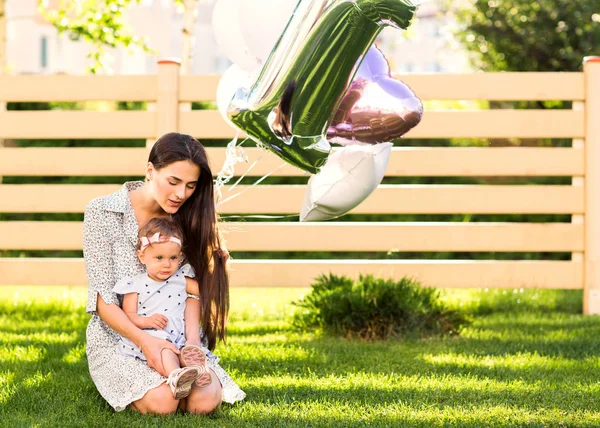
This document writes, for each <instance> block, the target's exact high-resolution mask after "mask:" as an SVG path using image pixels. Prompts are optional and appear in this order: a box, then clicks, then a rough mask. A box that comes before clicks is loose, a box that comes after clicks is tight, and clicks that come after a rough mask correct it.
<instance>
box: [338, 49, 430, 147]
mask: <svg viewBox="0 0 600 428" xmlns="http://www.w3.org/2000/svg"><path fill="white" fill-rule="evenodd" d="M422 116H423V104H422V103H421V100H419V98H417V96H416V95H415V94H414V93H413V91H412V90H411V89H410V88H409V87H408V86H407V85H406V84H404V83H403V82H401V81H400V80H396V79H394V78H393V77H392V75H391V73H390V67H389V64H388V62H387V60H386V59H385V57H384V56H383V53H381V51H380V50H379V49H377V47H376V46H373V47H371V49H369V51H368V52H367V54H366V55H365V58H364V60H363V62H362V64H361V66H360V68H359V69H358V72H357V73H356V77H355V78H354V80H353V81H352V84H351V85H350V89H348V92H346V94H345V95H344V98H343V99H342V102H341V103H340V105H339V106H338V109H337V111H336V113H335V115H334V117H333V119H332V121H331V125H330V126H329V129H328V130H327V139H328V140H329V142H331V143H337V144H341V145H349V144H356V143H367V144H376V143H381V142H384V141H392V140H395V139H396V138H399V137H401V136H402V135H404V134H405V133H406V132H408V131H409V130H410V129H412V128H414V127H415V126H416V125H417V124H418V123H419V122H420V121H421V117H422Z"/></svg>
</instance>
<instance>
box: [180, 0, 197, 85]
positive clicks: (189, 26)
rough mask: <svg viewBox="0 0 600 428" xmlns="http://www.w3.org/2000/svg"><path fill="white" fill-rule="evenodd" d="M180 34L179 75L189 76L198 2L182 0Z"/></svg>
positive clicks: (195, 0)
mask: <svg viewBox="0 0 600 428" xmlns="http://www.w3.org/2000/svg"><path fill="white" fill-rule="evenodd" d="M183 5H184V12H183V30H182V34H181V69H180V73H181V74H189V73H190V69H191V64H192V56H193V54H194V24H195V23H196V16H197V15H198V0H184V2H183Z"/></svg>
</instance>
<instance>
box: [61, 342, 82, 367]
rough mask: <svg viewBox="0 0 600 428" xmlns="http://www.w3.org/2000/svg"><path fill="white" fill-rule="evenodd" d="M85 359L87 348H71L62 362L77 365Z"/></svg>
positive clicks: (80, 346)
mask: <svg viewBox="0 0 600 428" xmlns="http://www.w3.org/2000/svg"><path fill="white" fill-rule="evenodd" d="M84 359H85V346H83V345H79V346H76V347H75V348H71V349H70V350H69V352H67V353H66V354H65V355H64V356H63V357H62V361H64V362H65V363H70V364H75V363H79V362H81V361H83V360H84Z"/></svg>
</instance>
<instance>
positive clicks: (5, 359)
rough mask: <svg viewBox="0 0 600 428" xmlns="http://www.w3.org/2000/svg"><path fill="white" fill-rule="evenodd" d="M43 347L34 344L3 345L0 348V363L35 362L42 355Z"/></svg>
mask: <svg viewBox="0 0 600 428" xmlns="http://www.w3.org/2000/svg"><path fill="white" fill-rule="evenodd" d="M44 352H45V351H44V349H42V348H38V347H35V346H27V347H24V346H3V347H2V349H0V363H13V364H16V363H21V362H28V363H31V362H36V361H40V360H41V359H42V358H43V357H44Z"/></svg>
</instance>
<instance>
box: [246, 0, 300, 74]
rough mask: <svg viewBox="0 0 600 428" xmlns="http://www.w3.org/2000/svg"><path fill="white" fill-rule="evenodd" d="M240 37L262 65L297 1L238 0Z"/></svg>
mask: <svg viewBox="0 0 600 428" xmlns="http://www.w3.org/2000/svg"><path fill="white" fill-rule="evenodd" d="M239 3H240V12H241V13H240V14H239V16H240V17H242V19H241V20H240V23H239V25H240V27H241V32H242V37H243V39H244V42H245V44H246V46H248V49H249V50H250V53H251V54H252V56H253V57H254V58H256V59H257V61H258V62H259V63H260V64H261V65H262V64H264V63H265V61H267V58H269V55H270V54H271V51H272V50H273V47H275V43H277V40H279V37H280V36H281V33H282V32H283V30H284V29H285V26H286V24H287V23H288V21H289V20H290V17H291V16H292V14H293V13H294V9H296V5H297V4H298V0H239Z"/></svg>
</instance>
